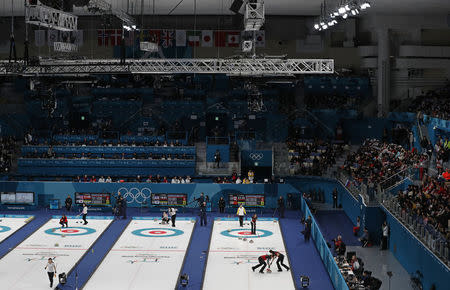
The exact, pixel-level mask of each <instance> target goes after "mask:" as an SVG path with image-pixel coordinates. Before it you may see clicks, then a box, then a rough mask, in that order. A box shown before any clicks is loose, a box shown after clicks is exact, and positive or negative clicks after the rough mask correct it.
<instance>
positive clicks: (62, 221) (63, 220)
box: [59, 214, 68, 228]
mask: <svg viewBox="0 0 450 290" xmlns="http://www.w3.org/2000/svg"><path fill="white" fill-rule="evenodd" d="M59 224H60V225H61V227H64V226H66V228H67V227H68V221H67V217H66V215H65V214H63V216H62V217H61V218H60V219H59Z"/></svg>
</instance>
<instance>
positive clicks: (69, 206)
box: [64, 195, 72, 212]
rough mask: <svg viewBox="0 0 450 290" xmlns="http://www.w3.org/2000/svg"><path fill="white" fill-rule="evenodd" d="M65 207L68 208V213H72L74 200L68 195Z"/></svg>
mask: <svg viewBox="0 0 450 290" xmlns="http://www.w3.org/2000/svg"><path fill="white" fill-rule="evenodd" d="M64 204H65V206H66V210H67V211H68V212H70V209H71V208H72V198H71V197H70V195H67V198H66V201H65V202H64Z"/></svg>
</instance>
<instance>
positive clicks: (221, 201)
mask: <svg viewBox="0 0 450 290" xmlns="http://www.w3.org/2000/svg"><path fill="white" fill-rule="evenodd" d="M219 212H220V213H224V212H225V199H223V197H221V198H220V199H219Z"/></svg>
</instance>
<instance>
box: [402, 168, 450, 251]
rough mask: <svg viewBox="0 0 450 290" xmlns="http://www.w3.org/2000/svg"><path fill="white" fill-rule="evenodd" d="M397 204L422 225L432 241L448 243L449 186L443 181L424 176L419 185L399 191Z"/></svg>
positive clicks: (449, 217) (449, 234)
mask: <svg viewBox="0 0 450 290" xmlns="http://www.w3.org/2000/svg"><path fill="white" fill-rule="evenodd" d="M397 200H398V203H399V204H400V206H401V208H402V210H404V211H406V212H408V213H409V214H411V215H412V216H413V217H414V218H415V219H416V220H417V221H418V222H420V223H422V224H423V225H424V226H425V227H426V228H427V229H428V231H429V232H431V233H433V238H434V240H440V241H442V242H450V232H449V230H448V221H449V219H450V184H449V183H448V181H447V182H446V180H445V179H438V178H433V177H430V176H425V177H424V179H423V180H422V183H421V184H420V185H409V186H408V188H407V189H406V190H405V191H399V193H398V195H397Z"/></svg>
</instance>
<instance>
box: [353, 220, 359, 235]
mask: <svg viewBox="0 0 450 290" xmlns="http://www.w3.org/2000/svg"><path fill="white" fill-rule="evenodd" d="M360 228H361V219H360V218H359V216H358V217H357V218H356V226H355V227H353V235H355V236H358V234H359V229H360Z"/></svg>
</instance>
